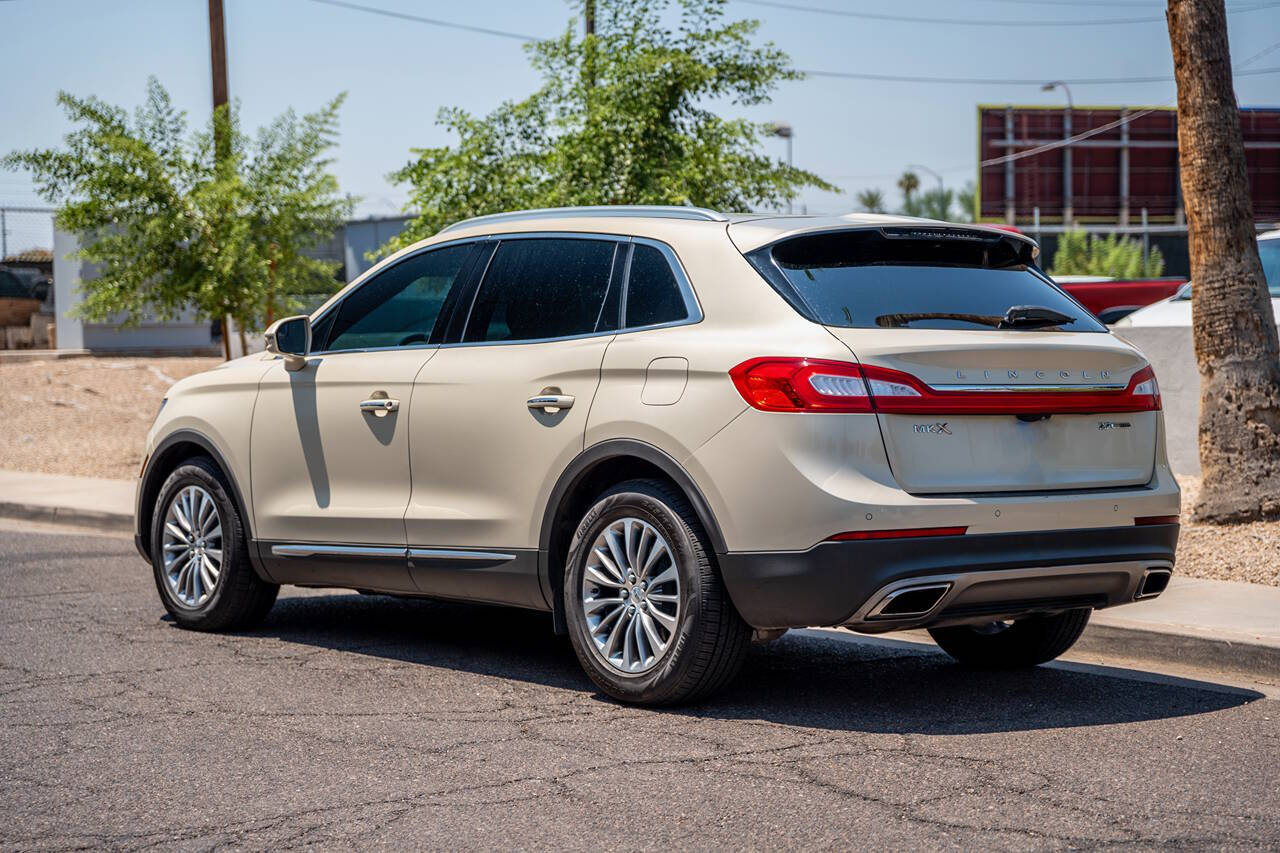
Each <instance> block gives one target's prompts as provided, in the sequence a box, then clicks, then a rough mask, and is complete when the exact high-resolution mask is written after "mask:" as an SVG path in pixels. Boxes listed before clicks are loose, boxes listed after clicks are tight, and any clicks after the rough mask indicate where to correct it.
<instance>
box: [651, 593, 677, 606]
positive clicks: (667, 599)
mask: <svg viewBox="0 0 1280 853" xmlns="http://www.w3.org/2000/svg"><path fill="white" fill-rule="evenodd" d="M648 598H649V601H651V602H663V603H668V604H675V603H676V602H677V601H679V600H680V596H678V595H667V594H666V593H661V592H651V593H649V595H648Z"/></svg>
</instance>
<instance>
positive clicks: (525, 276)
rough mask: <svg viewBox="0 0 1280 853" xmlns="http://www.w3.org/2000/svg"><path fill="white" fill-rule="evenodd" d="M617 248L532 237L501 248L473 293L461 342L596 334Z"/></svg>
mask: <svg viewBox="0 0 1280 853" xmlns="http://www.w3.org/2000/svg"><path fill="white" fill-rule="evenodd" d="M615 249H616V244H615V243H614V242H612V241H606V240H569V239H557V238H547V239H532V240H508V241H506V242H503V243H501V244H499V246H498V250H497V251H496V252H495V253H494V256H493V260H492V261H490V263H489V270H488V272H486V273H485V276H484V281H483V282H481V284H480V290H479V292H478V293H476V298H475V303H474V304H473V305H472V308H471V318H470V319H469V320H468V321H467V332H466V335H465V336H464V337H463V340H465V341H530V340H539V339H544V338H562V337H567V336H569V335H583V334H589V333H591V332H594V331H595V330H596V325H597V323H598V322H599V320H600V312H601V306H602V305H603V304H604V298H605V293H606V291H608V289H609V274H610V272H611V271H612V269H613V256H614V253H615Z"/></svg>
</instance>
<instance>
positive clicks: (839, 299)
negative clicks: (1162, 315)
mask: <svg viewBox="0 0 1280 853" xmlns="http://www.w3.org/2000/svg"><path fill="white" fill-rule="evenodd" d="M747 257H748V259H749V260H750V261H751V263H752V265H754V266H755V268H756V269H757V270H759V271H760V273H761V274H762V275H764V277H765V278H766V279H768V280H769V282H770V284H772V285H773V286H774V288H775V289H777V290H778V291H779V292H780V293H781V294H782V295H783V297H785V298H786V299H787V301H788V302H790V303H791V304H792V305H793V306H794V307H795V308H796V310H798V311H799V312H800V313H801V314H803V315H805V316H806V317H808V318H809V319H811V320H813V321H815V322H818V323H822V324H823V325H827V326H843V327H845V328H850V329H876V328H886V329H896V328H912V329H993V328H994V329H1025V330H1031V329H1034V330H1037V331H1046V330H1047V331H1063V332H1105V331H1106V327H1105V326H1103V325H1102V324H1101V323H1100V322H1099V321H1098V320H1097V319H1096V318H1095V317H1094V316H1093V315H1092V314H1090V313H1089V311H1088V310H1087V309H1085V308H1084V307H1082V306H1081V305H1080V304H1079V303H1078V302H1076V301H1075V300H1074V299H1072V298H1071V297H1070V296H1068V295H1067V294H1066V293H1064V292H1063V291H1062V290H1060V289H1059V288H1057V287H1056V286H1054V285H1053V284H1051V283H1050V282H1049V281H1047V280H1046V279H1044V278H1043V277H1041V276H1040V275H1038V274H1037V271H1036V268H1035V266H1034V260H1033V258H1032V255H1031V246H1030V245H1029V244H1027V243H1026V242H1025V241H1023V240H1019V239H1017V238H1014V237H1003V236H999V235H990V236H988V235H987V234H986V233H985V232H974V231H967V232H966V231H956V232H945V231H929V230H924V229H888V228H886V229H879V230H857V231H854V230H850V231H837V232H830V233H825V234H813V235H806V236H803V237H794V238H792V239H790V240H785V241H783V242H781V243H776V244H774V245H772V246H766V247H764V248H762V249H757V250H756V251H754V252H752V253H750V254H749V255H748V256H747Z"/></svg>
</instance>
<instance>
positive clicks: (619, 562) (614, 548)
mask: <svg viewBox="0 0 1280 853" xmlns="http://www.w3.org/2000/svg"><path fill="white" fill-rule="evenodd" d="M604 541H605V544H606V545H607V546H608V548H609V553H610V554H612V555H613V562H614V565H615V566H617V567H618V577H620V578H624V579H625V578H626V576H627V568H628V567H627V558H626V556H624V554H623V553H622V550H621V546H620V545H618V534H617V533H616V532H615V531H614V530H613V528H609V530H608V532H606V533H605V535H604Z"/></svg>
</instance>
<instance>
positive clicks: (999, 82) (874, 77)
mask: <svg viewBox="0 0 1280 853" xmlns="http://www.w3.org/2000/svg"><path fill="white" fill-rule="evenodd" d="M308 1H309V2H311V3H320V4H323V5H325V6H336V7H338V8H342V9H350V10H353V11H357V12H366V13H369V14H372V15H382V16H384V17H388V18H396V19H398V20H403V21H413V22H414V23H419V24H428V25H430V26H436V27H447V28H450V29H457V30H466V31H467V32H474V33H482V34H484V35H495V36H500V37H502V38H510V39H517V40H519V41H524V42H532V41H539V40H540V39H539V37H538V36H531V35H525V34H522V33H513V32H508V31H505V30H494V29H490V28H488V27H476V26H472V25H470V24H459V23H457V22H455V21H442V20H440V19H438V18H427V17H423V16H421V15H410V14H408V13H405V12H396V11H393V10H391V9H382V8H379V7H376V6H365V5H363V4H360V3H350V2H347V0H308ZM1021 1H1023V0H1020V2H1021ZM739 2H744V3H746V2H756V3H761V4H765V5H775V6H779V7H783V8H793V7H790V6H785V7H784V6H783V4H781V3H773V2H772V1H771V0H739ZM998 2H1014V0H998ZM1025 2H1049V0H1025ZM1055 2H1067V0H1055ZM1270 5H1272V6H1280V2H1275V3H1271V4H1270ZM1251 8H1261V7H1251ZM828 11H829V10H828ZM1277 47H1280V43H1278V44H1276V45H1272V46H1271V47H1270V48H1267V49H1266V50H1264V51H1263V52H1262V53H1261V54H1258V55H1255V56H1254V57H1252V58H1250V59H1249V60H1247V61H1246V62H1244V63H1241V65H1240V66H1237V67H1238V68H1239V67H1243V66H1244V65H1247V64H1248V63H1249V62H1252V61H1253V60H1254V59H1258V58H1260V57H1261V56H1264V55H1266V54H1267V53H1270V52H1271V51H1272V50H1275V49H1276V48H1277ZM1278 72H1280V67H1277V68H1259V69H1256V70H1253V71H1243V72H1242V71H1237V72H1236V73H1237V74H1239V75H1242V76H1249V75H1261V74H1275V73H1278ZM801 73H802V74H805V75H806V76H809V77H830V78H835V79H843V80H869V81H872V82H879V83H931V84H932V83H941V84H946V83H954V84H960V85H975V86H1040V85H1043V83H1044V81H1045V80H1048V79H1062V80H1063V82H1064V83H1067V84H1068V85H1090V84H1097V85H1110V84H1125V83H1134V84H1136V83H1172V82H1173V78H1172V77H1079V78H1076V79H1064V78H1060V77H1055V76H1054V75H1051V74H1050V75H1046V76H1044V77H1037V78H1034V79H1025V78H1014V77H927V76H916V75H908V74H873V73H869V72H860V71H823V70H801Z"/></svg>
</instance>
